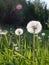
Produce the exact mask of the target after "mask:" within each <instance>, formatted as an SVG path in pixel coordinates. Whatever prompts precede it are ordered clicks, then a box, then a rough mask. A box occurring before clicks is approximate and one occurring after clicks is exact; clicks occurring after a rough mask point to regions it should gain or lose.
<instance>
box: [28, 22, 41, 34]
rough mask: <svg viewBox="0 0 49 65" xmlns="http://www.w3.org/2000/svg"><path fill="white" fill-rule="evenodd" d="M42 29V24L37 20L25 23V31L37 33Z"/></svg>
mask: <svg viewBox="0 0 49 65" xmlns="http://www.w3.org/2000/svg"><path fill="white" fill-rule="evenodd" d="M41 30H42V25H41V23H40V22H39V21H30V22H29V23H28V24H27V31H28V32H30V33H34V34H38V33H39V32H41Z"/></svg>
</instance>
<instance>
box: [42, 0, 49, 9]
mask: <svg viewBox="0 0 49 65" xmlns="http://www.w3.org/2000/svg"><path fill="white" fill-rule="evenodd" d="M41 1H45V2H46V4H47V8H48V9H49V0H41Z"/></svg>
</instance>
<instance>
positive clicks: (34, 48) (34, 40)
mask: <svg viewBox="0 0 49 65" xmlns="http://www.w3.org/2000/svg"><path fill="white" fill-rule="evenodd" d="M34 62H35V30H34V34H33V65H34Z"/></svg>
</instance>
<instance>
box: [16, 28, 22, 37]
mask: <svg viewBox="0 0 49 65" xmlns="http://www.w3.org/2000/svg"><path fill="white" fill-rule="evenodd" d="M15 34H16V35H18V36H19V35H22V34H23V29H21V28H17V29H16V30H15Z"/></svg>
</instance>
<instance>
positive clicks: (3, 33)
mask: <svg viewBox="0 0 49 65" xmlns="http://www.w3.org/2000/svg"><path fill="white" fill-rule="evenodd" d="M7 33H8V31H7V30H4V31H0V35H6V34H7Z"/></svg>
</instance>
